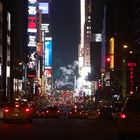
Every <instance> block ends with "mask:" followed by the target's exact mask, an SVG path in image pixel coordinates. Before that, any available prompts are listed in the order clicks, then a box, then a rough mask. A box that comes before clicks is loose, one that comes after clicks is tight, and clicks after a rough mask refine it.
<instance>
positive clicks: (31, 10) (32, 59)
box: [27, 0, 38, 78]
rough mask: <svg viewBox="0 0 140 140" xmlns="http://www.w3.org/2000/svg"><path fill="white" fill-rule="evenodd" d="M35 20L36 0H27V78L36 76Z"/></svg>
mask: <svg viewBox="0 0 140 140" xmlns="http://www.w3.org/2000/svg"><path fill="white" fill-rule="evenodd" d="M37 20H38V19H37V0H28V28H27V31H28V56H27V57H28V63H27V77H28V78H35V77H36V68H37V57H36V56H37V54H36V48H37Z"/></svg>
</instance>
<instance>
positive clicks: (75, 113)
mask: <svg viewBox="0 0 140 140" xmlns="http://www.w3.org/2000/svg"><path fill="white" fill-rule="evenodd" d="M68 117H69V118H83V116H82V110H80V109H77V108H71V109H70V112H69V115H68Z"/></svg>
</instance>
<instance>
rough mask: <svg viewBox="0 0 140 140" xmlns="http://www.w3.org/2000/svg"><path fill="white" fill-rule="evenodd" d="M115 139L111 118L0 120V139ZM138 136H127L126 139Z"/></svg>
mask: <svg viewBox="0 0 140 140" xmlns="http://www.w3.org/2000/svg"><path fill="white" fill-rule="evenodd" d="M57 139H58V140H117V139H118V136H117V125H116V122H115V121H112V120H80V119H68V120H63V119H35V120H33V122H32V123H26V122H12V123H4V122H3V121H2V120H0V140H57ZM134 139H136V140H139V139H140V138H134V137H133V138H128V140H134Z"/></svg>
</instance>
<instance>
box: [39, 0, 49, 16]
mask: <svg viewBox="0 0 140 140" xmlns="http://www.w3.org/2000/svg"><path fill="white" fill-rule="evenodd" d="M39 10H41V13H42V14H49V4H48V3H47V2H40V3H39Z"/></svg>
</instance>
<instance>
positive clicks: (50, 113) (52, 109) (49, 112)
mask: <svg viewBox="0 0 140 140" xmlns="http://www.w3.org/2000/svg"><path fill="white" fill-rule="evenodd" d="M61 113H62V112H61V110H60V109H59V108H58V107H57V106H49V107H47V109H46V111H45V118H60V116H61Z"/></svg>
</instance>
